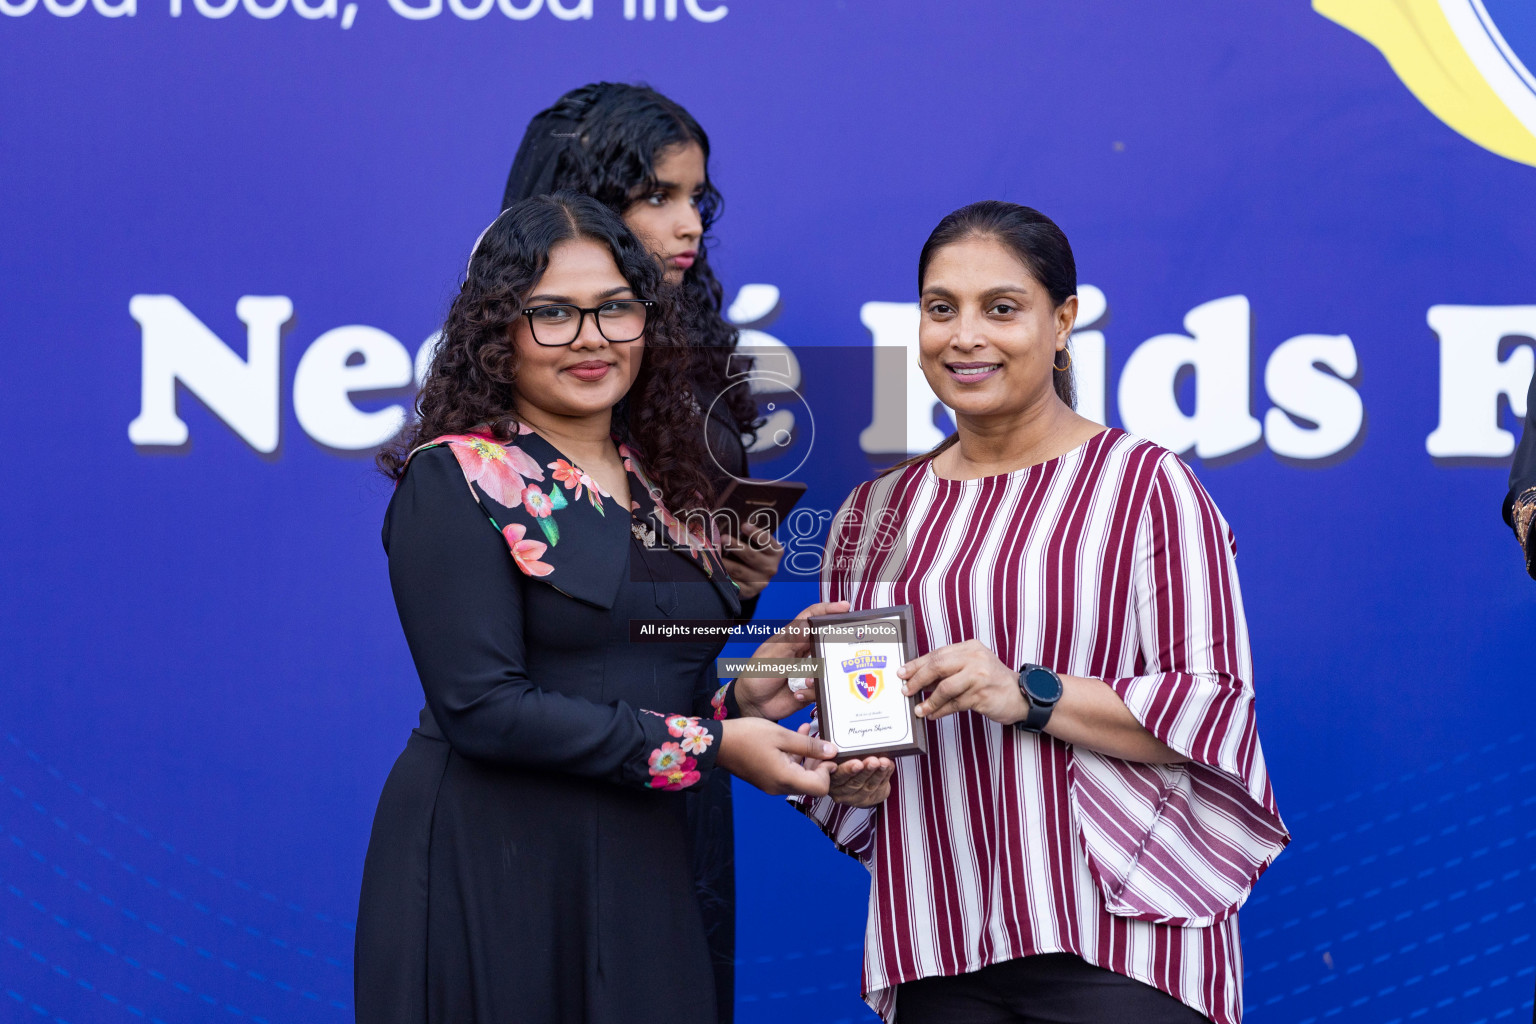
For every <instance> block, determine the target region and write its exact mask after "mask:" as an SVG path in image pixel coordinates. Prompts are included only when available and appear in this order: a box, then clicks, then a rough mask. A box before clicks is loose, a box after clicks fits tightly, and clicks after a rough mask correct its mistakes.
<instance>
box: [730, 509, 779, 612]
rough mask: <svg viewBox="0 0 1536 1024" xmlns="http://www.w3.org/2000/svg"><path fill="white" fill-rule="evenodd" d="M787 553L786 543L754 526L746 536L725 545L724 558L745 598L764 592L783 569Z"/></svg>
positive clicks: (743, 598)
mask: <svg viewBox="0 0 1536 1024" xmlns="http://www.w3.org/2000/svg"><path fill="white" fill-rule="evenodd" d="M783 557H784V545H782V544H780V543H779V542H778V541H777V540H775V539H774V536H773V534H772V533H769V532H768V531H767V530H765V529H763V528H762V527H760V526H758V527H750V528H749V531H748V532H747V535H746V536H745V537H742V538H741V539H740V540H735V541H732V542H730V543H729V544H727V545H726V546H725V547H724V548H722V554H721V561H723V562H724V563H725V571H726V572H728V573H730V574H731V579H733V580H735V581H736V586H737V588H738V589H739V590H740V592H741V597H742V600H744V601H745V600H750V599H751V598H754V597H756V596H757V595H758V594H761V593H762V592H763V588H764V587H766V586H767V585H768V581H769V580H771V579H773V577H774V574H775V573H777V572H778V571H779V561H780V560H781V559H782V558H783Z"/></svg>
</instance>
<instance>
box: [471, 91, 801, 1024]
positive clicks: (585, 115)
mask: <svg viewBox="0 0 1536 1024" xmlns="http://www.w3.org/2000/svg"><path fill="white" fill-rule="evenodd" d="M558 189H570V190H573V191H576V192H582V193H585V194H586V195H589V196H592V197H593V198H594V199H596V200H598V202H600V203H602V204H603V205H604V206H607V207H608V209H610V210H612V211H613V212H614V213H616V214H618V215H619V216H620V217H621V218H623V220H624V223H625V225H626V226H628V227H629V229H630V230H631V231H633V232H634V233H635V234H636V235H637V236H639V238H640V239H641V241H643V242H645V243H646V245H647V246H649V248H650V249H651V251H652V252H653V253H654V254H656V256H657V257H658V258H660V260H661V262H662V268H663V271H664V274H665V282H666V284H667V286H668V287H669V288H671V289H673V290H674V291H675V292H676V293H677V296H678V306H679V312H680V316H681V319H682V326H683V333H684V336H685V338H686V339H687V342H688V345H689V348H690V351H691V354H692V356H693V360H692V367H691V369H690V377H691V384H692V390H693V400H694V402H695V403H696V404H697V405H698V406H699V408H700V409H701V410H702V411H704V412H705V413H706V415H705V416H704V431H705V438H704V440H705V444H706V447H707V450H708V453H709V456H710V457H709V458H708V459H707V460H706V469H707V470H708V471H709V472H710V474H711V476H712V478H713V481H714V483H715V485H716V487H717V489H718V488H720V487H723V486H724V485H725V484H727V483H728V482H729V481H730V480H731V479H732V478H733V477H746V476H747V475H748V472H749V469H748V464H747V445H748V444H749V443H750V441H749V439H750V438H751V437H753V436H754V431H755V429H756V427H757V425H758V423H759V422H760V420H759V418H758V414H757V404H756V402H755V401H754V400H753V399H752V395H751V390H750V388H748V387H745V386H738V387H734V388H730V387H728V384H729V382H730V375H731V373H732V372H733V371H734V372H736V373H738V374H739V373H743V372H745V371H746V370H747V369H749V368H750V367H749V364H748V363H747V361H746V360H744V359H742V358H741V357H739V356H736V354H735V353H736V343H737V331H736V329H735V328H734V327H732V326H731V324H730V323H728V322H727V321H726V319H725V317H724V316H722V315H721V308H722V305H723V300H724V290H723V289H722V287H721V285H720V282H719V280H718V279H717V278H716V277H715V274H714V271H713V270H712V269H711V267H710V265H709V260H708V257H707V249H708V244H709V230H710V226H711V225H712V224H713V223H714V220H715V218H716V216H717V215H718V214H719V212H720V206H721V196H720V192H719V190H718V189H716V187H715V185H714V182H712V181H711V180H710V177H709V136H708V135H707V134H705V132H704V129H703V128H702V127H700V125H699V123H698V121H696V120H695V119H694V118H693V116H692V115H691V114H689V113H688V111H687V110H685V109H683V107H682V106H681V105H679V104H677V103H675V102H673V101H672V100H670V99H668V98H667V97H666V96H663V95H662V94H661V93H659V92H657V91H656V90H654V89H651V88H649V87H648V86H644V85H626V84H618V83H612V82H595V83H592V84H590V85H584V86H581V87H580V88H578V89H572V90H571V91H570V92H568V93H566V94H565V95H564V96H561V97H560V98H559V99H558V100H556V101H555V103H554V105H553V106H551V107H549V108H548V109H546V110H543V111H541V112H540V113H538V114H536V115H535V116H534V118H533V119H532V120H531V121H530V122H529V123H528V128H527V130H526V131H525V132H524V134H523V141H522V144H521V145H519V146H518V148H517V155H516V156H515V157H514V158H513V161H512V168H511V170H510V172H509V173H508V174H507V185H506V189H505V190H504V192H503V193H502V199H501V205H502V207H503V208H506V207H508V206H510V205H512V204H513V203H516V202H518V201H519V200H522V199H526V198H528V197H529V196H535V195H542V194H544V193H548V192H553V191H555V190H558ZM743 540H745V541H746V543H738V544H733V545H731V546H730V547H728V548H727V549H726V550H725V552H724V562H725V566H726V568H727V570H729V572H730V574H731V577H732V578H733V579H734V580H736V582H737V584H738V585H739V586H740V588H741V599H742V602H741V604H742V610H741V618H742V619H744V620H745V619H750V618H751V617H752V616H753V614H754V612H755V610H756V607H757V600H758V596H759V595H760V594H761V593H762V590H763V588H764V587H766V586H767V585H768V581H769V580H770V579H772V578H773V576H774V574H775V573H776V572H777V571H778V568H779V561H780V559H781V558H782V557H783V548H782V547H781V546H780V545H779V544H778V542H777V541H776V540H774V538H773V537H772V535H771V534H769V533H767V532H766V531H761V532H758V533H754V534H753V535H752V536H749V537H746V538H743ZM730 783H731V780H730V776H729V775H728V774H727V773H726V772H715V773H712V774H711V776H710V779H709V781H708V783H707V785H706V786H704V787H702V788H700V789H698V790H696V791H695V790H690V791H689V796H688V808H689V819H690V828H691V830H692V833H693V836H694V845H693V854H692V856H693V863H694V880H695V885H696V888H697V891H698V895H699V903H700V907H701V909H702V911H703V913H704V925H705V931H706V933H707V935H708V936H709V943H710V950H711V954H712V956H713V958H714V962H715V972H716V978H715V991H716V994H717V996H718V998H719V1004H720V1019H721V1020H722V1021H729V1020H731V1017H732V1013H733V1010H734V1006H735V962H736V876H735V872H736V868H735V859H736V858H735V836H734V829H735V824H734V820H733V815H732V812H731V788H730Z"/></svg>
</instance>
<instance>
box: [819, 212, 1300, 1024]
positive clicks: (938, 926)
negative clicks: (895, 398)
mask: <svg viewBox="0 0 1536 1024" xmlns="http://www.w3.org/2000/svg"><path fill="white" fill-rule="evenodd" d="M918 281H919V289H920V291H921V316H922V319H921V327H920V352H921V355H920V358H921V365H922V370H923V373H924V374H925V376H926V377H927V379H928V382H929V383H930V384H931V385H932V386H933V389H934V391H935V392H936V393H937V395H938V397H939V398H940V399H941V400H942V401H943V402H944V403H945V404H946V405H948V406H949V407H950V408H951V409H953V410H954V411H955V423H956V426H957V428H958V431H957V433H956V434H955V435H954V436H952V437H950V438H949V439H948V440H946V441H945V442H944V443H943V444H941V445H939V447H938V448H936V449H934V450H933V451H932V452H929V453H928V454H927V455H924V456H921V457H919V458H917V459H914V460H911V461H910V462H907V463H903V464H902V465H900V466H897V467H896V468H895V469H893V470H891V471H889V472H887V473H886V474H884V475H882V476H881V477H879V478H878V479H876V480H874V481H871V482H869V483H866V484H863V485H861V486H859V487H858V488H856V489H855V490H854V492H853V493H852V495H850V496H849V498H848V500H847V502H846V503H845V504H844V506H843V509H842V511H841V512H840V513H839V516H838V519H837V520H835V521H834V526H833V530H832V535H831V538H830V540H829V542H828V550H827V563H826V567H825V569H824V570H823V574H822V591H823V593H822V597H823V599H824V600H846V601H849V602H850V603H851V605H852V607H853V608H854V609H855V610H859V609H868V608H879V607H884V606H888V605H895V604H911V605H912V606H913V608H914V611H915V612H916V619H917V633H918V638H917V645H918V652H919V654H920V656H919V657H917V658H915V659H914V660H913V661H911V662H909V663H908V664H907V665H905V666H904V667H903V668H902V669H901V671H900V675H901V676H902V678H903V679H904V680H905V684H906V688H907V691H908V692H909V693H917V692H919V691H921V692H923V693H924V698H923V701H922V703H921V704H920V705H919V708H918V713H919V714H920V715H923V716H924V717H926V719H927V720H928V723H929V725H928V736H929V740H928V744H929V746H928V753H927V754H926V756H923V757H916V758H908V759H902V760H900V761H899V762H897V763H894V764H893V763H892V762H891V761H889V760H884V759H875V758H870V759H865V760H863V761H858V760H855V761H849V762H847V763H845V764H844V765H843V766H842V767H841V768H840V769H839V771H838V774H837V775H836V776H835V783H834V788H833V793H832V795H831V796H829V797H823V798H800V799H799V801H798V802H799V805H800V807H801V809H802V810H803V811H804V812H805V813H806V814H808V815H809V816H810V817H811V818H813V819H814V820H815V821H816V822H817V823H818V824H820V826H821V827H822V829H823V830H824V831H825V832H826V833H827V835H828V836H830V837H831V838H832V840H833V841H834V842H835V843H836V844H837V845H838V846H839V847H840V848H841V849H842V850H844V851H845V852H847V853H849V854H851V855H853V856H854V857H856V858H858V859H859V860H860V861H862V862H863V863H864V864H865V865H866V866H867V867H868V868H869V870H870V873H871V890H870V910H869V924H868V930H867V937H866V949H865V961H864V993H865V998H866V1000H867V1001H868V1002H869V1003H870V1005H871V1006H873V1007H874V1008H875V1009H876V1010H877V1011H879V1012H880V1014H881V1015H882V1016H883V1017H884V1018H885V1019H886V1020H887V1021H891V1020H897V1021H899V1022H900V1024H924V1022H928V1021H945V1022H964V1024H981V1022H993V1021H997V1022H1002V1021H1021V1022H1045V1021H1052V1022H1068V1021H1082V1022H1089V1021H1093V1022H1101V1021H1136V1022H1138V1024H1158V1022H1170V1024H1172V1022H1198V1021H1203V1020H1207V1019H1209V1020H1210V1021H1214V1022H1216V1024H1235V1022H1237V1021H1238V1020H1240V1019H1241V1016H1242V957H1241V953H1240V950H1239V947H1238V932H1237V913H1236V912H1237V908H1238V907H1239V906H1240V905H1241V904H1242V903H1243V901H1244V899H1246V897H1247V895H1248V893H1249V891H1250V889H1251V887H1252V885H1253V883H1254V880H1255V879H1256V878H1257V877H1258V876H1259V874H1260V873H1261V872H1263V870H1264V869H1265V868H1266V867H1267V866H1268V865H1269V863H1270V862H1271V861H1272V860H1273V859H1274V858H1275V856H1276V855H1277V854H1278V853H1279V852H1280V850H1281V849H1282V848H1283V847H1284V846H1285V844H1286V842H1287V841H1288V840H1289V836H1288V835H1287V833H1286V831H1285V826H1284V825H1283V824H1282V822H1281V820H1280V817H1279V815H1278V813H1277V811H1276V809H1275V801H1274V797H1273V794H1272V793H1271V790H1270V784H1269V778H1268V775H1267V774H1266V772H1265V767H1264V757H1263V754H1262V753H1261V751H1260V748H1259V740H1258V735H1257V732H1256V730H1255V725H1254V692H1253V672H1252V666H1251V662H1250V656H1249V648H1248V634H1247V628H1246V625H1245V623H1244V620H1243V606H1242V599H1241V596H1240V594H1239V591H1238V583H1237V570H1236V566H1235V564H1234V560H1233V557H1234V551H1235V545H1234V541H1233V538H1232V533H1231V530H1230V529H1229V528H1228V526H1227V524H1226V522H1225V520H1223V519H1222V516H1221V513H1220V512H1219V511H1218V510H1217V509H1216V506H1215V504H1214V503H1213V502H1212V501H1211V498H1210V496H1209V495H1208V494H1206V492H1205V490H1204V488H1202V487H1201V486H1200V483H1199V481H1198V480H1196V479H1195V477H1194V475H1193V474H1192V473H1191V472H1190V470H1189V468H1188V467H1186V466H1185V465H1184V464H1183V463H1182V462H1181V461H1180V460H1179V459H1178V458H1177V457H1176V456H1174V455H1173V454H1172V453H1171V452H1168V451H1166V450H1164V449H1162V448H1159V447H1157V446H1156V445H1153V444H1150V443H1148V442H1146V441H1143V440H1139V439H1137V438H1134V437H1131V436H1129V435H1127V434H1125V433H1124V432H1123V431H1120V430H1111V429H1105V428H1104V427H1103V426H1101V425H1099V424H1097V423H1094V422H1092V421H1090V420H1087V419H1085V418H1083V417H1082V416H1079V415H1078V414H1077V413H1076V412H1074V411H1073V409H1072V403H1073V390H1072V377H1071V353H1070V350H1069V348H1068V339H1069V336H1070V335H1071V331H1072V325H1073V320H1074V318H1075V317H1076V313H1077V298H1076V295H1075V293H1076V291H1077V271H1076V267H1075V264H1074V262H1073V259H1072V250H1071V247H1070V246H1069V245H1068V243H1067V239H1066V237H1065V236H1064V235H1063V234H1062V233H1061V230H1060V229H1059V228H1057V226H1056V225H1055V224H1054V223H1052V222H1051V220H1050V219H1049V218H1047V217H1045V216H1043V215H1042V214H1040V213H1037V212H1036V211H1034V210H1031V209H1029V208H1027V207H1023V206H1017V205H1014V204H1011V203H1000V202H985V203H976V204H974V205H972V206H968V207H966V208H964V209H962V210H959V211H957V212H955V213H953V214H951V215H950V216H948V217H946V218H945V219H944V220H943V221H942V222H941V223H940V224H939V226H938V227H937V228H936V229H935V230H934V232H933V234H932V235H931V236H930V237H929V239H928V242H927V244H926V245H925V246H924V247H923V251H922V255H921V257H920V259H919V263H918ZM893 524H894V528H893Z"/></svg>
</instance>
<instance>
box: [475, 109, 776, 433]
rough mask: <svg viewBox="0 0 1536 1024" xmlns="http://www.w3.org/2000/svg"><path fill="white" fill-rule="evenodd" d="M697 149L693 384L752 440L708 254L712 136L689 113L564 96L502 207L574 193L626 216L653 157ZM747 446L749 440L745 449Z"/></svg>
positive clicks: (532, 127) (715, 206)
mask: <svg viewBox="0 0 1536 1024" xmlns="http://www.w3.org/2000/svg"><path fill="white" fill-rule="evenodd" d="M689 143H694V144H696V145H697V146H698V147H699V149H700V150H701V151H703V154H704V166H705V168H706V175H705V182H704V190H703V194H702V195H701V196H700V197H699V200H698V211H699V220H700V222H701V223H702V224H703V228H704V234H703V237H702V238H701V239H700V240H699V248H698V258H697V259H696V260H695V261H694V264H693V266H692V267H690V268H689V269H688V271H687V272H686V273H685V274H684V275H683V283H682V287H681V289H680V291H681V292H682V294H681V296H680V301H679V307H680V308H679V318H680V320H681V322H682V325H683V329H684V332H685V335H686V337H687V338H688V340H689V343H690V344H691V345H692V346H693V347H694V348H695V353H694V359H693V364H692V365H693V371H692V374H693V379H694V381H695V383H696V384H697V386H698V387H699V389H700V390H701V391H703V392H704V394H706V395H707V396H710V397H713V396H714V395H718V394H721V393H724V395H725V402H726V403H727V404H728V406H729V409H730V413H731V418H732V419H734V420H735V421H736V425H737V428H738V429H739V430H740V431H741V432H742V433H743V434H745V435H747V436H748V438H750V437H751V436H753V435H754V433H755V430H756V427H757V426H758V424H759V423H760V420H759V417H758V413H757V403H756V402H755V401H754V400H753V398H752V396H751V392H750V389H748V388H741V387H738V388H728V385H729V383H730V381H731V375H732V373H733V372H734V373H736V374H741V373H743V372H745V371H746V370H747V369H750V367H749V366H747V365H746V361H745V360H744V359H741V358H739V357H734V353H735V350H736V344H737V338H738V332H737V330H736V328H734V327H732V326H731V324H730V323H729V322H727V321H726V319H725V317H724V316H723V315H722V313H721V310H722V308H723V306H724V302H725V290H724V289H723V288H722V287H721V285H720V281H719V279H718V278H716V277H715V274H714V271H713V270H712V269H711V268H710V265H709V260H708V259H707V258H706V253H707V250H708V248H709V243H710V235H709V233H710V229H711V227H712V226H713V225H714V222H715V219H716V218H717V217H718V216H719V215H720V209H721V205H722V202H723V200H722V198H721V196H720V192H719V190H718V189H716V188H715V185H714V182H713V181H711V180H709V178H708V172H707V169H708V167H709V136H708V135H707V134H705V132H704V129H703V128H702V127H700V125H699V123H698V122H697V121H696V120H694V118H693V116H692V115H690V114H689V113H688V111H687V110H685V109H683V107H682V106H681V105H679V104H677V103H675V102H673V101H672V100H670V99H668V98H667V97H665V96H663V95H662V94H661V93H659V92H657V91H656V90H655V89H652V88H651V87H650V86H647V85H627V84H623V83H616V82H594V83H592V84H590V85H584V86H581V87H580V88H577V89H572V90H571V91H570V92H568V93H566V94H565V95H564V96H561V97H560V98H559V99H558V100H556V101H555V103H554V105H552V106H551V107H549V108H548V109H546V110H543V111H540V112H539V113H538V114H536V115H534V118H533V120H531V121H530V122H529V123H528V129H527V131H525V132H524V133H523V141H522V144H521V145H519V146H518V148H517V156H516V157H515V158H514V160H513V162H512V169H511V171H510V172H509V173H508V175H507V185H506V188H505V190H504V191H503V193H502V198H501V204H502V206H503V207H504V208H505V207H507V206H511V205H512V204H513V203H516V202H518V201H519V200H522V199H526V198H528V197H529V196H535V195H541V194H543V193H546V192H552V191H555V190H557V189H571V190H574V191H576V192H582V193H585V194H586V195H589V196H592V197H593V198H594V199H596V200H597V201H598V202H600V203H602V204H603V205H604V206H606V207H608V209H610V210H612V211H613V212H614V213H615V214H618V215H619V216H621V217H622V216H623V214H624V211H626V210H627V209H629V207H630V206H631V204H633V203H635V202H636V201H638V200H640V199H642V198H644V197H645V196H646V195H647V194H648V193H650V192H651V191H653V190H654V189H655V187H656V159H657V157H659V156H660V155H661V154H663V153H665V152H666V151H667V150H669V149H671V148H673V147H675V146H684V145H688V144H689ZM748 443H749V444H750V443H751V442H750V440H749V441H748Z"/></svg>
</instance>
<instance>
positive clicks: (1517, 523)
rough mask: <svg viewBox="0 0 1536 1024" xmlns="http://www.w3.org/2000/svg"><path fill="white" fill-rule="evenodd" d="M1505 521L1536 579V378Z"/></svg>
mask: <svg viewBox="0 0 1536 1024" xmlns="http://www.w3.org/2000/svg"><path fill="white" fill-rule="evenodd" d="M1504 521H1505V522H1506V523H1508V524H1509V525H1510V526H1511V527H1512V528H1513V529H1514V531H1515V539H1516V540H1518V541H1519V542H1520V546H1521V547H1522V548H1524V549H1525V571H1526V572H1528V573H1530V575H1531V578H1532V579H1536V377H1532V378H1531V390H1530V393H1529V394H1527V395H1526V398H1525V431H1524V433H1523V434H1522V435H1521V437H1520V446H1519V447H1518V448H1516V449H1515V460H1514V462H1513V463H1512V464H1511V465H1510V467H1509V493H1508V494H1507V495H1505V497H1504Z"/></svg>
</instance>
